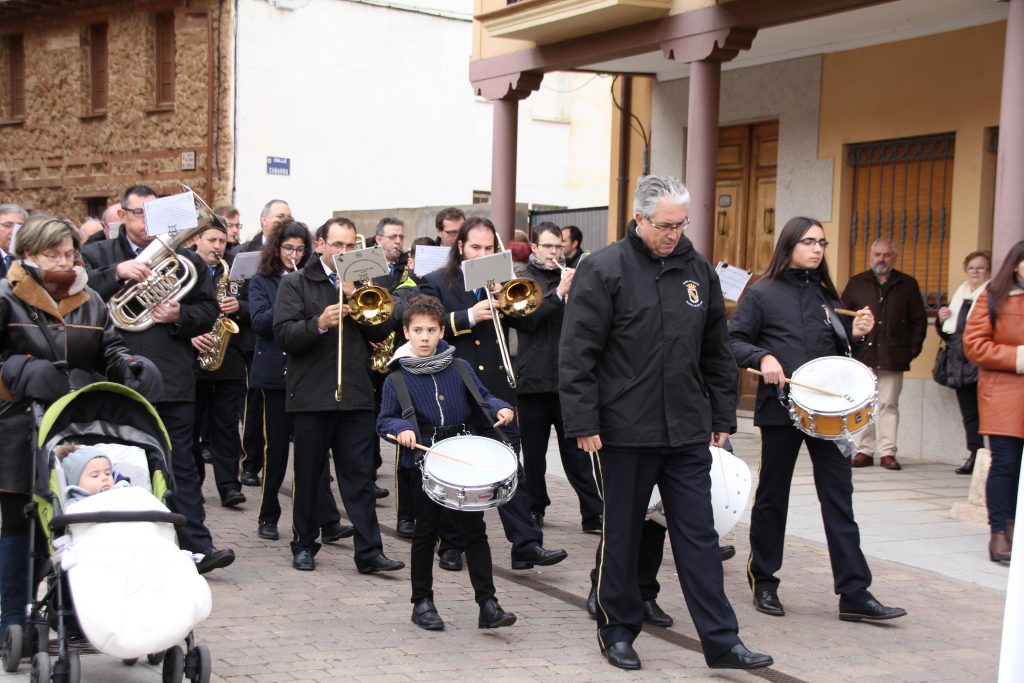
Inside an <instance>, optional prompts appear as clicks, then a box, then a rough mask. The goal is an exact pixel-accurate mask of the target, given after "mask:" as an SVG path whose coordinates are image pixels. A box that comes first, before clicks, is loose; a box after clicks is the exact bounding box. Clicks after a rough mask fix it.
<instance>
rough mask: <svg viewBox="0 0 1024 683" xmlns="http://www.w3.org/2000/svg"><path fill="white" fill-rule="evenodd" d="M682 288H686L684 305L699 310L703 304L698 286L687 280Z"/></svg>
mask: <svg viewBox="0 0 1024 683" xmlns="http://www.w3.org/2000/svg"><path fill="white" fill-rule="evenodd" d="M683 287H686V303H688V304H690V305H691V306H693V307H694V308H700V306H701V304H702V303H703V302H702V301H701V300H700V289H699V288H700V285H699V284H698V283H696V282H694V281H693V280H687V281H686V282H684V283H683Z"/></svg>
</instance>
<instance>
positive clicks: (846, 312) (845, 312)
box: [832, 308, 860, 318]
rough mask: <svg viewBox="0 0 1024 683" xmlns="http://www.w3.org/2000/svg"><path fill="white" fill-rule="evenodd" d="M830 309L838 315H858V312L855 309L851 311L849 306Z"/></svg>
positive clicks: (852, 316) (853, 316)
mask: <svg viewBox="0 0 1024 683" xmlns="http://www.w3.org/2000/svg"><path fill="white" fill-rule="evenodd" d="M832 310H834V311H835V312H836V313H838V314H839V315H848V316H850V317H851V318H856V317H857V316H858V315H860V313H858V312H857V311H851V310H850V309H849V308H834V309H832Z"/></svg>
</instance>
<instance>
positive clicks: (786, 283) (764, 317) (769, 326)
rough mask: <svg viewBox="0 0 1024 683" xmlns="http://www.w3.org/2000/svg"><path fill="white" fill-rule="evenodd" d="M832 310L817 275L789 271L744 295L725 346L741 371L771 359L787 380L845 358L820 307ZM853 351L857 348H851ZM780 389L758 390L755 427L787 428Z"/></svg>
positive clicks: (847, 327)
mask: <svg viewBox="0 0 1024 683" xmlns="http://www.w3.org/2000/svg"><path fill="white" fill-rule="evenodd" d="M826 302H827V303H828V304H829V305H830V306H832V307H833V308H834V307H836V306H838V305H839V302H838V301H836V300H835V299H834V298H832V297H831V296H829V294H828V293H827V292H826V291H825V289H823V288H822V286H821V275H820V273H819V272H818V271H816V270H800V269H796V268H787V269H786V270H785V271H783V273H782V276H781V277H778V278H774V279H771V280H761V281H760V282H757V283H755V284H754V285H752V286H751V287H750V289H748V290H747V292H746V294H744V296H743V299H742V300H741V301H740V305H739V308H738V309H737V310H736V313H735V314H734V315H733V318H732V321H730V323H729V343H730V345H731V346H732V353H733V355H734V356H735V357H736V362H737V363H738V364H739V366H740V367H741V368H755V369H757V368H760V367H761V358H763V357H764V356H766V355H768V354H771V355H773V356H775V358H776V359H777V360H778V361H779V363H780V364H781V365H782V369H783V370H785V371H786V377H792V376H793V372H794V371H795V370H796V369H797V368H799V367H800V366H801V365H803V364H804V363H807V362H808V361H811V360H814V359H815V358H821V357H822V356H835V355H845V348H844V345H845V343H844V342H842V341H840V340H839V339H837V335H836V333H835V330H834V329H833V328H832V325H831V324H830V322H829V319H828V318H827V317H826V315H825V309H823V308H822V305H823V304H825V303H826ZM839 320H840V321H841V322H842V323H843V327H844V329H845V330H846V336H847V339H850V340H851V341H853V338H852V336H851V335H852V328H851V326H850V325H851V322H850V320H849V318H845V317H842V316H840V318H839ZM854 346H855V347H856V346H857V343H854ZM778 397H779V395H778V388H777V387H776V386H775V385H769V384H765V383H764V381H763V380H762V381H761V382H760V383H759V384H758V386H757V401H756V404H755V408H754V424H755V425H758V426H761V425H789V424H792V423H793V421H792V419H790V417H789V411H788V410H787V409H786V408H785V407H783V405H782V403H780V402H779V400H778Z"/></svg>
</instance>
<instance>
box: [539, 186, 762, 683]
mask: <svg viewBox="0 0 1024 683" xmlns="http://www.w3.org/2000/svg"><path fill="white" fill-rule="evenodd" d="M689 199H690V196H689V193H688V192H687V191H686V188H684V187H683V186H682V184H680V183H679V181H678V180H676V179H675V178H671V177H667V176H666V177H659V176H643V177H641V178H640V181H639V182H638V184H637V189H636V193H635V196H634V198H633V211H634V219H635V221H634V223H631V224H630V225H629V226H628V228H627V231H626V236H625V237H624V238H623V239H621V240H619V241H618V242H616V243H614V244H612V245H611V246H609V247H607V248H605V249H602V250H601V251H599V252H597V253H595V254H593V255H592V256H590V257H588V258H586V259H584V260H583V261H582V262H581V263H580V267H579V269H578V270H577V271H576V275H575V277H574V282H573V286H572V290H571V291H570V293H569V300H568V304H567V306H566V314H565V320H564V324H563V327H562V344H561V353H560V356H559V393H560V396H561V400H562V416H563V418H564V421H565V433H566V434H567V435H569V436H575V437H577V442H578V445H579V447H580V448H582V449H583V450H585V451H587V452H590V453H597V463H598V466H599V468H600V472H599V474H600V477H601V479H602V482H603V487H604V496H605V499H604V504H605V508H604V534H603V535H602V538H601V546H600V547H599V549H598V557H599V558H600V563H599V565H598V577H597V604H598V644H599V645H600V647H601V651H602V653H604V655H605V656H606V657H607V659H608V661H609V662H610V663H611V664H612V665H614V666H617V667H620V668H624V669H638V668H640V658H639V656H638V655H637V653H636V651H635V650H634V649H633V640H634V639H635V638H636V636H637V635H638V634H639V633H640V630H641V627H642V626H643V616H644V611H643V601H642V599H641V597H640V590H639V587H638V584H637V553H638V550H639V546H640V532H641V529H642V527H643V522H644V510H645V509H646V508H647V502H648V500H649V499H650V496H651V490H652V489H653V487H654V484H655V483H657V484H658V488H659V489H660V491H661V495H662V502H663V504H664V507H665V517H666V519H667V521H668V531H669V536H670V537H671V539H672V552H673V555H674V556H675V563H676V570H677V571H678V573H679V582H680V584H681V586H682V589H683V594H684V595H685V596H686V604H687V607H688V609H689V611H690V616H691V618H692V619H693V623H694V626H695V627H696V628H697V633H698V635H699V636H700V641H701V645H702V646H703V649H704V658H705V660H706V662H707V663H708V666H710V667H712V668H739V669H754V668H761V667H765V666H769V665H770V664H771V663H772V658H771V657H768V656H767V655H762V654H757V653H753V652H750V651H749V650H747V649H746V648H745V647H744V646H743V644H742V643H741V642H740V639H739V636H738V630H739V627H738V625H737V622H736V615H735V614H734V612H733V610H732V606H731V605H730V604H729V600H728V598H726V596H725V590H724V587H723V577H722V562H721V559H720V558H719V550H718V534H716V533H715V526H714V516H713V513H712V509H711V477H710V471H711V452H710V450H709V449H708V442H709V441H710V442H711V443H712V444H713V445H715V446H721V445H722V444H723V443H724V442H725V439H726V437H727V435H728V434H730V433H732V432H734V431H735V430H736V365H735V362H734V361H733V358H732V354H731V353H730V351H729V339H728V334H727V331H726V325H725V302H724V300H723V298H722V290H721V286H720V285H719V282H718V277H717V276H716V275H715V272H714V270H713V269H712V267H711V265H710V264H709V263H708V262H707V260H706V259H705V258H704V257H703V256H701V255H700V254H698V253H696V251H695V250H694V248H693V245H692V243H691V242H690V240H688V239H686V238H685V237H683V235H682V232H683V230H684V229H685V228H686V225H687V224H688V223H689V219H688V218H687V207H688V205H689Z"/></svg>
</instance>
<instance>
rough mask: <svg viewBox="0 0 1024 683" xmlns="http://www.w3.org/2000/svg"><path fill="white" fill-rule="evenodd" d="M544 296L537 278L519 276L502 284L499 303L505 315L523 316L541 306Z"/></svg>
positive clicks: (498, 298)
mask: <svg viewBox="0 0 1024 683" xmlns="http://www.w3.org/2000/svg"><path fill="white" fill-rule="evenodd" d="M543 296H544V294H543V292H542V291H541V288H540V285H538V284H537V282H536V280H531V279H530V278H525V277H517V278H515V279H514V280H509V281H508V282H506V283H505V284H504V285H502V287H501V291H500V292H498V296H497V304H498V308H499V309H501V312H502V313H504V314H505V315H510V316H512V317H514V318H522V317H524V316H527V315H530V314H531V313H533V312H534V311H536V310H537V309H538V308H540V303H541V299H542V298H543Z"/></svg>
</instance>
